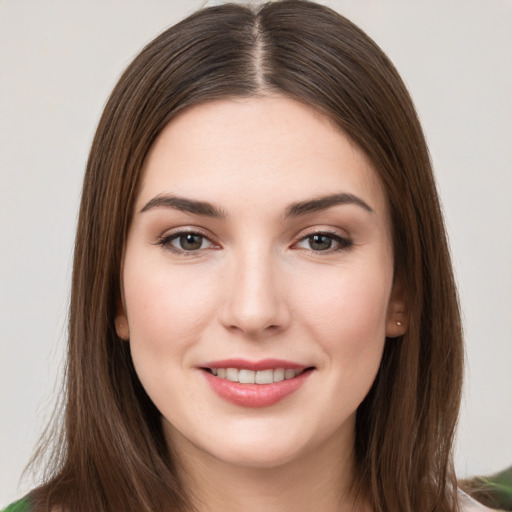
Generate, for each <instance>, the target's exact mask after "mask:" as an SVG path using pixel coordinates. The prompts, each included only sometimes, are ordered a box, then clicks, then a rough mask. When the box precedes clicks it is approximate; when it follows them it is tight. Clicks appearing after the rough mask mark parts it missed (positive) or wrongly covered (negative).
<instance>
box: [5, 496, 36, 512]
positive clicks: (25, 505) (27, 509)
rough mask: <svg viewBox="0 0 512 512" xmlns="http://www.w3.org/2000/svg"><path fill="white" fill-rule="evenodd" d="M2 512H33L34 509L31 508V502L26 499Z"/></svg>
mask: <svg viewBox="0 0 512 512" xmlns="http://www.w3.org/2000/svg"><path fill="white" fill-rule="evenodd" d="M1 512H32V507H31V506H30V500H29V499H28V498H27V497H25V498H22V499H21V500H19V501H16V502H15V503H12V504H11V505H9V506H8V507H7V508H5V509H3V510H2V511H1Z"/></svg>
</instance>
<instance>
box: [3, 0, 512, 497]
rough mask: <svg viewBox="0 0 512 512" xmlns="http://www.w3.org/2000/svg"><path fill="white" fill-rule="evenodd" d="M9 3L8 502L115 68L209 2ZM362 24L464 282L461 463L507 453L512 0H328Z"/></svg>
mask: <svg viewBox="0 0 512 512" xmlns="http://www.w3.org/2000/svg"><path fill="white" fill-rule="evenodd" d="M200 3H201V2H198V1H189V2H187V1H184V0H181V1H176V0H172V1H171V0H44V1H43V0H33V1H30V0H0V180H1V182H0V243H1V251H0V258H1V264H0V272H1V273H0V278H1V282H0V294H1V298H0V300H1V302H0V313H1V319H0V343H1V345H0V379H1V380H0V418H1V419H0V429H1V430H0V505H3V504H6V503H7V502H9V501H10V500H12V499H14V498H15V497H17V496H20V495H21V494H23V493H24V492H26V491H27V490H28V489H29V488H30V487H31V486H32V485H33V483H32V482H31V481H30V480H27V481H25V482H23V483H22V484H21V486H19V487H18V479H19V477H20V474H21V471H22V469H23V467H24V465H25V463H26V462H27V460H28V458H29V455H30V454H31V451H32V449H33V446H34V443H35V441H36V439H37V437H38V435H39V434H40V432H41V430H42V427H43V425H44V423H45V421H46V419H47V418H48V416H49V414H50V413H51V404H52V403H53V401H54V396H55V393H56V391H55V390H56V389H57V384H56V383H57V382H58V374H59V367H60V366H61V363H62V360H63V349H64V341H65V324H66V309H67V302H68V295H69V278H70V260H71V255H72V246H73V236H74V228H75V222H76V211H77V205H78V200H79V194H80V186H81V179H82V173H83V170H84V166H85V162H86V158H87V153H88V149H89V145H90V142H91V139H92V136H93V132H94V129H95V125H96V123H97V121H98V118H99V115H100V112H101V110H102V107H103V105H104V102H105V100H106V98H107V96H108V94H109V92H110V90H111V88H112V87H113V86H114V84H115V82H116V80H117V78H118V77H119V74H120V73H121V71H122V70H123V69H124V67H125V66H126V65H127V64H128V63H129V61H130V60H131V59H132V57H133V56H134V55H135V54H136V52H137V51H138V50H139V49H140V48H141V47H142V46H143V45H144V44H145V43H146V42H148V41H149V40H151V39H152V38H153V37H154V36H155V35H156V34H157V33H159V32H160V31H161V30H163V29H164V28H165V27H167V26H169V25H170V24H173V23H174V22H176V21H178V19H180V18H182V17H183V16H184V15H185V14H188V13H190V12H192V11H193V10H194V9H195V8H196V7H198V6H199V5H200ZM324 3H327V4H328V5H331V6H333V7H335V8H336V9H337V10H339V11H340V12H341V13H343V14H345V15H347V16H348V17H349V18H351V19H352V20H353V21H355V22H356V23H357V24H359V25H360V26H361V27H362V28H363V29H365V30H366V31H367V32H368V33H369V34H370V35H371V36H372V37H373V38H374V39H375V40H376V41H377V42H378V43H379V44H380V45H381V46H382V48H383V49H384V50H385V51H386V52H387V53H388V54H389V56H390V57H391V58H392V60H393V61H394V62H395V64H396V65H397V67H398V69H399V71H400V72H401V73H402V76H403V77H404V79H405V81H406V83H407V84H408V86H409V87H410V89H411V92H412V96H413V98H414V100H415V103H416V105H417V108H418V111H419V114H420V117H421V119H422V122H423V125H424V128H425V131H426V134H427V137H428V141H429V143H430V148H431V153H432V157H433V161H434V165H435V169H436V173H437V177H438V181H439V187H440V191H441V196H442V200H443V203H444V208H445V212H446V220H447V225H448V230H449V233H450V237H451V246H452V250H453V257H454V263H455V269H456V274H457V278H458V282H459V286H460V294H461V302H462V308H463V313H464V321H465V329H466V339H467V356H468V359H467V380H466V385H465V398H464V404H463V410H462V417H461V424H460V432H459V442H458V448H457V453H456V464H457V469H458V471H459V474H460V475H461V476H464V475H469V474H475V473H488V472H493V471H495V470H498V469H500V468H503V467H505V466H507V465H509V464H511V463H512V435H511V433H512V371H511V368H512V343H511V342H512V334H511V332H512V325H511V323H512V319H511V317H512V2H511V1H510V0H480V1H471V0H449V1H446V0H436V1H429V2H426V1H421V0H402V1H400V0H386V1H383V0H357V1H355V0H339V1H335V0H333V1H328V2H324Z"/></svg>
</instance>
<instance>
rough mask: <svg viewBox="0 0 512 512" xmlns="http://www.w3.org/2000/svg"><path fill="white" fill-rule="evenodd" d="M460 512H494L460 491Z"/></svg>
mask: <svg viewBox="0 0 512 512" xmlns="http://www.w3.org/2000/svg"><path fill="white" fill-rule="evenodd" d="M459 502H460V512H492V509H490V508H488V507H486V506H485V505H482V504H481V503H479V502H478V501H476V500H474V499H473V498H471V496H469V495H468V494H466V493H465V492H463V491H460V490H459Z"/></svg>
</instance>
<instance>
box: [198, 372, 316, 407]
mask: <svg viewBox="0 0 512 512" xmlns="http://www.w3.org/2000/svg"><path fill="white" fill-rule="evenodd" d="M202 371H203V373H204V375H205V377H206V380H207V381H208V384H209V385H210V387H211V388H212V389H213V391H215V393H217V395H219V396H220V397H221V398H223V399H224V400H227V401H228V402H231V403H232V404H235V405H241V406H243V407H269V406H271V405H274V404H277V403H278V402H280V401H281V400H283V399H284V398H286V397H287V396H289V395H291V394H292V393H294V392H295V391H297V390H298V389H299V388H300V387H301V386H302V385H303V384H304V382H306V379H307V378H308V377H309V376H310V375H311V373H312V370H305V371H304V372H302V373H301V374H300V375H298V376H297V377H294V378H293V379H287V380H283V381H281V382H274V383H272V384H240V383H239V382H232V381H230V380H227V379H222V378H220V377H215V375H212V374H211V373H209V372H207V371H204V370H202Z"/></svg>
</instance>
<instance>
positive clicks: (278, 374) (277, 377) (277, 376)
mask: <svg viewBox="0 0 512 512" xmlns="http://www.w3.org/2000/svg"><path fill="white" fill-rule="evenodd" d="M282 380H284V368H276V369H275V370H274V382H281V381H282Z"/></svg>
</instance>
